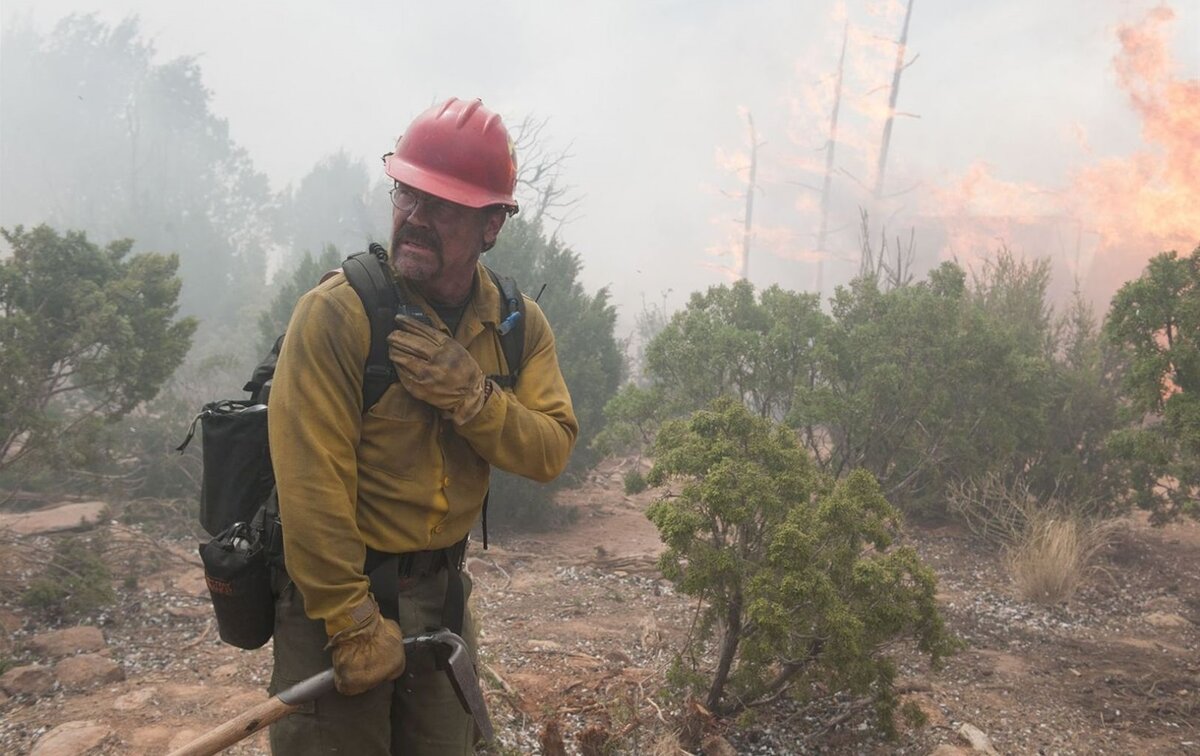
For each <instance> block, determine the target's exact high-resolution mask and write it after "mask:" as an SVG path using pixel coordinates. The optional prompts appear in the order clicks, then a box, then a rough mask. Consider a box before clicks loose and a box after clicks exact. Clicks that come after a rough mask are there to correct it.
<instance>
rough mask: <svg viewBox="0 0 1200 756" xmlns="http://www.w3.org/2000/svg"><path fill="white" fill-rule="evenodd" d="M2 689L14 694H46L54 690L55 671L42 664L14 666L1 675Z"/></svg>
mask: <svg viewBox="0 0 1200 756" xmlns="http://www.w3.org/2000/svg"><path fill="white" fill-rule="evenodd" d="M0 690H3V691H4V692H6V693H8V694H10V695H14V696H44V695H46V694H47V693H49V692H50V691H52V690H54V673H53V672H51V671H50V668H49V667H44V666H42V665H40V664H30V665H27V666H24V667H13V668H12V669H10V670H8V671H7V672H5V673H4V674H3V675H0Z"/></svg>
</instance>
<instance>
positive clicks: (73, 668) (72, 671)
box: [54, 654, 125, 691]
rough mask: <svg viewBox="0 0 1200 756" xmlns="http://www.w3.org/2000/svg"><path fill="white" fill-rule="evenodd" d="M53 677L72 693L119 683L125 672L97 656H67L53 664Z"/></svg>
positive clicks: (117, 665)
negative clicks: (94, 686)
mask: <svg viewBox="0 0 1200 756" xmlns="http://www.w3.org/2000/svg"><path fill="white" fill-rule="evenodd" d="M54 676H55V677H57V678H58V684H59V685H61V686H63V687H64V688H67V689H69V690H72V691H74V690H79V689H82V688H90V687H92V686H93V685H103V684H104V683H114V682H121V681H122V680H124V679H125V670H123V669H121V665H120V664H117V663H116V662H115V661H113V660H112V659H109V658H107V657H104V656H100V655H99V654H80V655H79V656H68V657H67V658H66V659H63V660H62V661H60V662H59V663H58V664H55V665H54Z"/></svg>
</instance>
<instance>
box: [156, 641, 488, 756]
mask: <svg viewBox="0 0 1200 756" xmlns="http://www.w3.org/2000/svg"><path fill="white" fill-rule="evenodd" d="M422 647H430V648H432V649H433V652H434V654H436V655H437V657H438V659H439V661H441V662H442V663H443V665H444V666H445V668H446V675H447V676H448V677H449V678H450V684H451V685H453V686H454V693H455V694H456V695H457V696H458V701H459V703H461V704H462V707H463V709H464V710H465V711H466V712H467V713H468V714H470V715H471V716H472V717H474V719H475V726H476V727H477V728H479V733H480V735H482V736H483V739H484V740H485V741H488V740H491V739H492V738H494V737H495V734H496V733H495V731H494V730H493V729H492V720H491V718H490V717H488V712H487V704H486V703H485V702H484V700H483V691H482V690H480V688H479V678H478V677H477V676H476V675H475V667H474V666H473V665H472V664H471V655H470V653H469V652H468V650H467V644H466V643H465V642H464V641H463V639H462V638H461V637H459V636H458V635H457V634H455V633H452V632H450V631H449V630H438V631H436V632H432V633H426V634H424V635H416V636H412V637H409V638H405V639H404V652H405V654H409V653H412V652H413V651H414V650H416V649H418V648H422ZM331 690H333V670H332V669H327V670H325V671H324V672H318V673H317V674H315V675H313V676H312V677H310V678H308V679H307V680H302V681H300V682H298V683H296V684H295V685H293V686H292V687H290V688H288V689H287V690H282V691H280V692H279V693H277V694H275V695H274V696H273V697H271V698H269V699H267V700H266V701H263V702H262V703H260V704H258V705H257V706H255V707H254V708H252V709H250V710H249V711H245V712H242V713H241V714H239V715H237V716H236V717H234V718H233V719H231V720H229V721H228V722H225V723H224V724H221V725H218V726H216V727H214V728H213V729H211V730H209V731H208V732H206V733H204V734H203V735H201V736H200V737H198V738H196V739H195V740H193V741H192V742H191V743H188V744H187V745H185V746H184V747H183V748H180V749H178V750H176V751H172V752H171V753H170V754H168V756H211V755H212V754H215V753H220V752H221V751H224V750H225V749H226V748H228V747H229V746H231V745H233V744H234V743H237V742H239V741H241V740H243V739H244V738H247V737H249V736H251V735H253V734H254V733H256V732H258V731H259V730H261V729H262V728H264V727H266V726H267V725H269V724H271V723H272V722H276V721H278V720H280V719H282V718H284V717H286V716H287V715H288V714H290V713H292V712H293V711H295V710H296V709H298V708H299V707H300V706H301V705H302V704H305V703H308V702H309V701H313V700H315V699H317V698H320V697H321V696H323V695H325V694H326V693H328V692H329V691H331Z"/></svg>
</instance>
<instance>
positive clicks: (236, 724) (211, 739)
mask: <svg viewBox="0 0 1200 756" xmlns="http://www.w3.org/2000/svg"><path fill="white" fill-rule="evenodd" d="M297 708H299V707H298V706H295V705H292V704H285V703H284V702H283V701H280V700H279V697H278V696H275V697H274V698H269V699H267V700H266V701H263V702H262V703H260V704H259V705H257V706H255V707H254V708H253V709H250V710H249V711H246V712H243V713H242V714H239V715H238V716H236V717H234V718H233V719H231V720H229V721H228V722H226V723H225V724H222V725H220V726H219V727H214V728H213V729H211V730H209V731H208V732H206V733H204V734H203V735H201V736H200V737H198V738H196V739H195V740H193V741H192V742H191V743H188V744H187V745H185V746H184V747H183V748H180V749H178V750H175V751H171V753H170V754H169V756H212V754H214V753H220V752H221V751H224V750H225V749H226V748H228V747H229V746H231V745H233V744H234V743H236V742H238V741H239V740H242V739H243V738H247V737H249V736H251V735H253V734H254V733H256V732H258V731H259V730H261V729H262V728H264V727H266V726H267V725H269V724H271V723H272V722H276V721H278V720H280V719H283V718H284V717H286V716H287V715H288V714H291V713H292V712H293V711H295V710H296V709H297Z"/></svg>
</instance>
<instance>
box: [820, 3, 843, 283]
mask: <svg viewBox="0 0 1200 756" xmlns="http://www.w3.org/2000/svg"><path fill="white" fill-rule="evenodd" d="M849 37H850V21H849V20H847V21H846V25H845V27H844V28H843V30H842V54H841V55H840V56H839V57H838V72H837V84H836V85H835V86H834V90H833V111H832V112H831V113H830V115H829V141H827V142H826V143H825V181H824V183H823V184H822V186H821V227H820V230H819V231H817V281H816V289H817V297H820V296H821V293H822V290H823V289H824V286H825V242H826V240H827V237H828V234H829V195H830V190H831V188H832V186H833V162H834V155H835V153H836V152H837V137H838V113H839V112H840V111H841V109H842V81H843V76H844V73H845V70H846V41H847V40H848V39H849Z"/></svg>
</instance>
